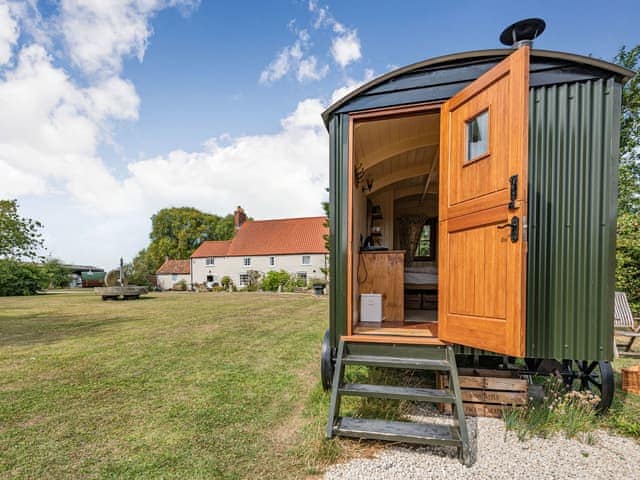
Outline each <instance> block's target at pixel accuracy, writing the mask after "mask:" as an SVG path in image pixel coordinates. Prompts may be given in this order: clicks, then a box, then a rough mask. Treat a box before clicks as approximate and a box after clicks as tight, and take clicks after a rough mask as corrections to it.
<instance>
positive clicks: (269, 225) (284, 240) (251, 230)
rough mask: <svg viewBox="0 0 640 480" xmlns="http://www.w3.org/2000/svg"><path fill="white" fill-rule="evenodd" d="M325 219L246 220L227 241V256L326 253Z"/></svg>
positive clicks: (326, 231)
mask: <svg viewBox="0 0 640 480" xmlns="http://www.w3.org/2000/svg"><path fill="white" fill-rule="evenodd" d="M325 221H326V218H325V217H307V218H281V219H277V220H254V221H251V220H249V221H246V222H245V223H243V224H242V227H240V230H238V231H237V232H236V235H235V237H233V240H232V241H231V245H230V247H229V251H228V252H227V256H229V257H238V256H245V255H246V256H249V255H274V254H281V255H286V254H299V253H328V252H327V250H326V249H325V247H324V238H323V235H326V234H327V233H328V229H327V228H326V227H325V226H324V222H325Z"/></svg>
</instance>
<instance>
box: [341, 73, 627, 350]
mask: <svg viewBox="0 0 640 480" xmlns="http://www.w3.org/2000/svg"><path fill="white" fill-rule="evenodd" d="M621 88H622V87H621V85H620V83H619V82H617V81H615V80H613V79H609V80H592V81H585V82H579V83H568V84H559V85H552V86H544V87H536V88H532V89H531V90H530V106H529V111H530V114H529V115H530V123H529V218H528V227H529V229H528V230H529V231H528V237H529V255H528V266H527V269H528V285H527V339H526V348H527V356H530V357H538V358H557V359H563V358H573V359H588V360H609V359H611V357H612V347H613V338H612V335H613V328H612V315H613V298H614V295H613V291H614V273H615V234H616V233H615V229H616V195H617V187H616V184H617V165H618V141H619V115H620V101H621ZM329 132H330V138H331V144H330V150H331V151H330V157H331V167H330V168H331V193H330V196H331V210H330V215H331V231H332V239H331V252H332V255H331V279H332V281H331V319H332V323H331V331H332V342H333V345H334V346H335V345H336V344H337V339H338V338H339V336H340V335H342V334H344V333H345V329H346V326H345V324H344V323H345V318H346V265H347V257H346V249H347V235H346V229H345V228H344V227H345V226H346V222H347V213H346V207H347V185H346V181H347V178H348V175H347V174H348V172H347V152H348V117H347V115H345V114H341V115H336V116H335V117H333V118H332V120H331V123H330V127H329ZM458 351H459V352H460V353H462V352H464V353H472V352H473V350H471V349H468V348H459V349H458Z"/></svg>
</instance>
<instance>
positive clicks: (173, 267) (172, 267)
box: [156, 259, 191, 275]
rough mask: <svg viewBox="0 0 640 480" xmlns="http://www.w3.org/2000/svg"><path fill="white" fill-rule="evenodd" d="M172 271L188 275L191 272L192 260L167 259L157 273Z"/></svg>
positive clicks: (165, 273) (169, 272)
mask: <svg viewBox="0 0 640 480" xmlns="http://www.w3.org/2000/svg"><path fill="white" fill-rule="evenodd" d="M172 273H181V274H184V275H188V274H189V273H191V260H171V259H168V260H165V261H164V263H163V264H162V265H161V266H160V268H159V269H158V270H157V271H156V275H167V274H172Z"/></svg>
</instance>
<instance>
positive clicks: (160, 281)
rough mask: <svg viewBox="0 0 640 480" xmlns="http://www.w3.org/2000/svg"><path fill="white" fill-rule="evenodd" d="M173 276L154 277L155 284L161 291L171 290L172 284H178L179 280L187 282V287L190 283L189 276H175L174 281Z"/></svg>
mask: <svg viewBox="0 0 640 480" xmlns="http://www.w3.org/2000/svg"><path fill="white" fill-rule="evenodd" d="M173 278H174V277H173V274H166V275H165V274H162V275H156V283H157V285H158V287H159V288H160V289H161V290H171V289H172V288H173V284H174V283H178V282H179V281H180V280H184V281H185V282H187V286H189V284H190V283H191V275H189V274H185V275H183V274H176V276H175V280H174V279H173Z"/></svg>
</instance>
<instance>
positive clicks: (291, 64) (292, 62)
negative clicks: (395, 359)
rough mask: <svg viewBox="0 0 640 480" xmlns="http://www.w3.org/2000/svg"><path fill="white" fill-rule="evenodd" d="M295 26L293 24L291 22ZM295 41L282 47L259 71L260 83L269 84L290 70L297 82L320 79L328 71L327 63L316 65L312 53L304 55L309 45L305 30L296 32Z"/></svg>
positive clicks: (316, 61)
mask: <svg viewBox="0 0 640 480" xmlns="http://www.w3.org/2000/svg"><path fill="white" fill-rule="evenodd" d="M291 28H295V24H291ZM296 36H297V38H296V41H295V42H294V43H293V44H292V45H288V46H286V47H284V48H283V49H282V50H280V52H278V54H277V55H276V57H275V58H274V59H273V60H272V61H271V63H270V64H269V65H267V67H266V68H265V69H264V70H263V71H262V72H261V73H260V83H264V84H270V83H273V82H276V81H278V80H280V79H281V78H282V77H284V76H285V75H286V74H287V73H289V72H290V71H295V72H296V78H297V79H298V81H299V82H306V81H310V80H320V79H322V78H324V77H325V76H326V75H327V73H328V72H329V65H323V66H318V59H317V58H316V57H315V56H314V55H310V56H306V55H307V52H308V50H309V48H310V47H311V36H310V35H309V32H308V31H307V30H304V29H303V30H299V31H297V32H296Z"/></svg>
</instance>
